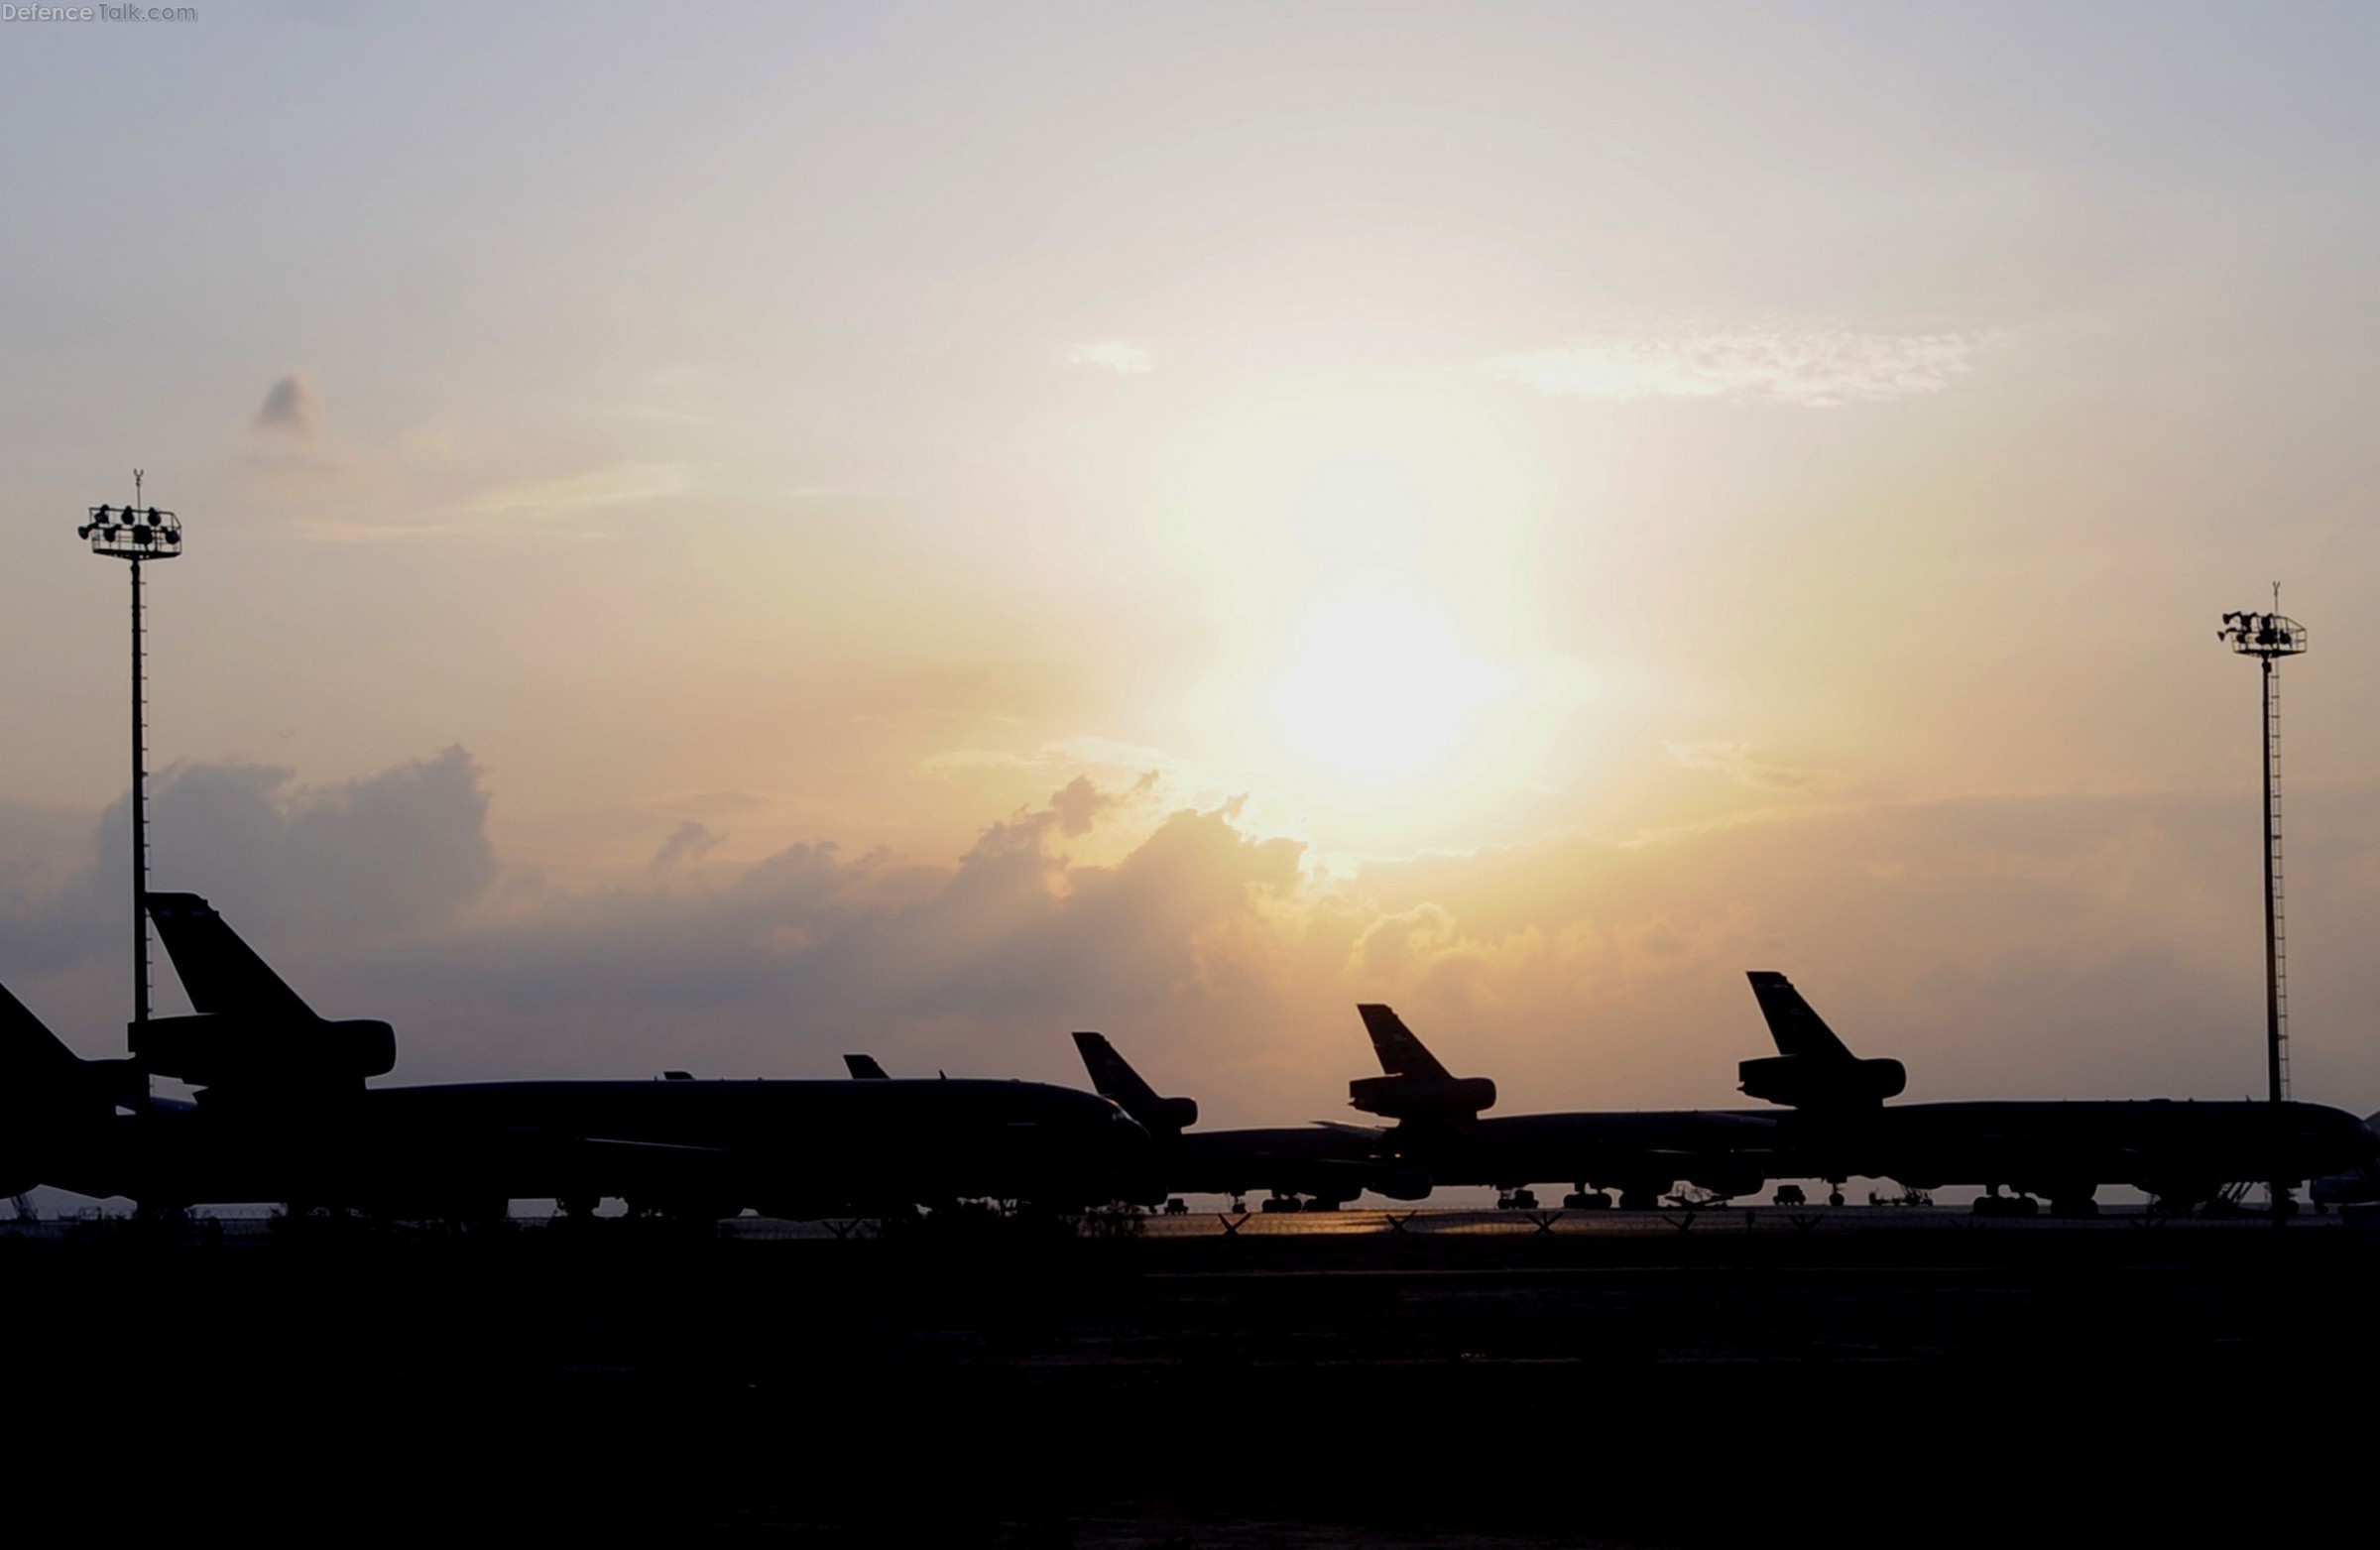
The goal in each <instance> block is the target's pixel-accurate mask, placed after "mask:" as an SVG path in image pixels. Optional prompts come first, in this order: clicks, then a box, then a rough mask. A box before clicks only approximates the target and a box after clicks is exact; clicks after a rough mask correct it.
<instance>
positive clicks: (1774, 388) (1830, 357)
mask: <svg viewBox="0 0 2380 1550" xmlns="http://www.w3.org/2000/svg"><path fill="white" fill-rule="evenodd" d="M2008 337H2009V336H2008V335H2007V334H2006V333H2004V332H2000V331H1996V330H1983V331H1974V332H1958V331H1945V332H1932V333H1897V334H1896V333H1862V332H1855V331H1849V330H1844V329H1828V328H1815V329H1790V328H1743V329H1731V330H1717V331H1704V332H1679V333H1670V334H1638V335H1606V336H1601V337H1595V338H1589V339H1585V340H1582V341H1580V342H1579V343H1577V344H1573V345H1567V346H1564V347H1562V348H1559V349H1551V350H1531V351H1525V352H1523V353H1520V354H1516V355H1502V356H1498V357H1496V358H1495V359H1493V360H1491V361H1489V362H1488V363H1487V370H1488V372H1489V373H1490V374H1491V375H1493V376H1496V377H1501V378H1504V379H1506V380H1507V381H1511V382H1519V383H1525V384H1526V385H1528V386H1529V387H1532V388H1535V389H1536V390H1537V391H1538V392H1540V393H1543V394H1548V395H1553V396H1558V397H1569V398H1597V399H1725V400H1734V401H1739V402H1750V403H1765V404H1791V405H1797V406H1799V407H1802V408H1805V409H1826V408H1831V407H1833V406H1836V405H1842V404H1876V403H1883V402H1886V401H1888V400H1892V399H1907V398H1916V397H1919V396H1921V395H1924V394H1928V393H1939V392H1941V391H1942V390H1943V389H1944V388H1947V387H1949V386H1950V385H1951V384H1952V383H1953V382H1954V381H1956V380H1958V379H1959V378H1961V377H1963V376H1965V375H1966V374H1967V373H1968V372H1970V371H1972V370H1974V369H1975V366H1976V364H1977V362H1978V361H1980V360H1981V359H1982V358H1983V357H1984V356H1985V355H1987V354H1988V353H1990V352H1991V351H1993V350H1995V349H1998V348H2000V347H2002V346H2004V345H2005V344H2006V343H2007V342H2008Z"/></svg>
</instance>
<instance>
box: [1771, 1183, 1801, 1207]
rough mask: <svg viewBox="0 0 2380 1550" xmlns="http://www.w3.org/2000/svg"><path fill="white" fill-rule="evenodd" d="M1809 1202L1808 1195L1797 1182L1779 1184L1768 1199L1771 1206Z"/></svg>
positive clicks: (1798, 1204) (1796, 1204)
mask: <svg viewBox="0 0 2380 1550" xmlns="http://www.w3.org/2000/svg"><path fill="white" fill-rule="evenodd" d="M1809 1203H1810V1197H1809V1196H1807V1195H1805V1194H1803V1193H1802V1186H1801V1185H1799V1184H1779V1185H1778V1186H1777V1192H1776V1194H1775V1195H1774V1196H1773V1197H1772V1198H1771V1199H1770V1200H1769V1204H1770V1205H1772V1206H1806V1205H1808V1204H1809Z"/></svg>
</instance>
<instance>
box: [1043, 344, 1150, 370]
mask: <svg viewBox="0 0 2380 1550" xmlns="http://www.w3.org/2000/svg"><path fill="white" fill-rule="evenodd" d="M1058 364H1060V365H1061V366H1098V367H1101V368H1104V369H1105V370H1108V371H1112V372H1114V373H1115V374H1116V375H1117V376H1119V377H1144V376H1146V375H1148V373H1150V372H1152V371H1155V370H1156V369H1157V363H1156V358H1155V357H1153V356H1151V355H1150V354H1149V353H1148V351H1147V350H1146V349H1144V348H1142V347H1141V346H1139V345H1136V344H1134V343H1132V342H1131V341H1130V340H1129V339H1102V340H1100V341H1099V342H1098V343H1096V344H1078V345H1076V346H1075V347H1074V348H1073V349H1071V350H1068V351H1067V352H1066V353H1065V354H1063V355H1061V356H1059V357H1058Z"/></svg>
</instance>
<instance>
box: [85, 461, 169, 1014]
mask: <svg viewBox="0 0 2380 1550" xmlns="http://www.w3.org/2000/svg"><path fill="white" fill-rule="evenodd" d="M145 477H146V475H145V474H144V473H143V471H142V470H140V469H138V468H136V469H134V470H133V471H132V504H131V505H130V506H126V507H122V508H117V507H111V506H94V507H92V508H91V516H90V521H88V522H86V523H84V524H83V525H82V526H81V527H79V528H77V529H75V530H74V534H75V537H82V538H88V539H90V541H91V552H92V553H94V554H104V555H106V556H107V557H108V558H109V559H120V560H126V561H129V562H130V564H131V566H132V1020H133V1021H134V1022H136V1023H141V1022H147V1021H148V1020H149V789H148V773H147V750H146V748H145V746H144V745H145V744H146V743H147V741H148V727H147V724H146V720H145V716H144V701H143V698H142V695H143V689H142V678H141V565H142V563H143V562H144V561H147V560H153V559H172V558H174V557H175V556H176V555H178V554H179V553H180V552H181V520H180V519H179V518H178V517H176V516H175V515H174V514H173V513H172V512H161V511H159V510H158V509H157V508H156V507H154V506H151V507H147V508H144V507H143V506H142V505H141V481H142V480H143V479H144V478H145Z"/></svg>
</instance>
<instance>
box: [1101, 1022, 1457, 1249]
mask: <svg viewBox="0 0 2380 1550" xmlns="http://www.w3.org/2000/svg"><path fill="white" fill-rule="evenodd" d="M1074 1047H1075V1049H1076V1050H1077V1051H1078V1052H1079V1053H1080V1054H1081V1055H1082V1057H1083V1065H1084V1067H1085V1068H1086V1069H1087V1070H1088V1071H1089V1072H1090V1073H1091V1085H1092V1087H1093V1088H1095V1089H1097V1090H1098V1092H1099V1095H1100V1096H1101V1097H1103V1098H1110V1099H1113V1100H1115V1102H1116V1103H1117V1104H1119V1105H1120V1106H1122V1107H1123V1109H1124V1112H1125V1113H1127V1114H1129V1115H1130V1116H1131V1117H1132V1118H1133V1119H1135V1120H1137V1121H1139V1122H1140V1124H1141V1126H1142V1127H1143V1128H1144V1129H1146V1130H1147V1132H1148V1133H1149V1134H1150V1135H1151V1136H1152V1137H1154V1139H1155V1141H1156V1144H1155V1145H1154V1146H1153V1147H1152V1148H1151V1149H1150V1162H1149V1167H1150V1169H1151V1172H1150V1180H1151V1184H1152V1189H1151V1192H1150V1195H1149V1197H1148V1198H1151V1199H1161V1198H1164V1197H1166V1196H1170V1195H1229V1196H1231V1197H1232V1198H1233V1199H1234V1200H1239V1199H1241V1198H1243V1197H1245V1196H1246V1195H1248V1194H1249V1192H1250V1191H1252V1190H1259V1189H1260V1190H1265V1191H1268V1192H1269V1193H1270V1198H1269V1199H1267V1200H1266V1201H1265V1202H1264V1209H1265V1210H1267V1211H1278V1210H1284V1209H1295V1203H1296V1201H1297V1200H1298V1199H1299V1197H1304V1199H1305V1200H1306V1201H1308V1202H1309V1204H1308V1205H1307V1207H1306V1209H1308V1210H1317V1209H1319V1210H1326V1211H1327V1210H1335V1209H1337V1208H1338V1207H1340V1206H1342V1205H1345V1204H1346V1203H1347V1202H1348V1201H1351V1200H1353V1199H1355V1198H1356V1197H1357V1196H1358V1195H1361V1194H1362V1193H1363V1192H1364V1191H1366V1190H1370V1191H1371V1192H1372V1193H1374V1194H1378V1195H1386V1196H1387V1197H1388V1198H1389V1199H1391V1200H1419V1199H1421V1198H1422V1197H1424V1196H1426V1195H1427V1194H1429V1192H1430V1179H1429V1175H1428V1174H1426V1173H1424V1172H1423V1171H1421V1170H1420V1169H1418V1168H1416V1167H1414V1166H1412V1165H1411V1164H1409V1163H1400V1162H1398V1161H1397V1160H1396V1159H1395V1158H1393V1157H1390V1156H1388V1155H1386V1154H1385V1153H1384V1151H1383V1150H1382V1147H1381V1136H1382V1134H1383V1132H1381V1131H1379V1130H1377V1129H1374V1128H1372V1127H1369V1126H1362V1125H1337V1124H1332V1123H1330V1122H1327V1121H1326V1122H1318V1123H1316V1124H1314V1125H1309V1126H1297V1127H1282V1128H1279V1129H1271V1130H1248V1131H1209V1132H1206V1133H1202V1134H1195V1135H1193V1134H1188V1133H1187V1132H1188V1131H1189V1129H1190V1128H1191V1127H1192V1126H1194V1125H1196V1124H1197V1123H1198V1102H1197V1100H1196V1099H1191V1098H1160V1097H1158V1096H1157V1092H1156V1089H1154V1088H1152V1087H1150V1086H1149V1085H1148V1083H1147V1082H1146V1081H1144V1080H1142V1079H1141V1076H1140V1073H1139V1072H1137V1071H1135V1070H1133V1069H1132V1068H1131V1066H1130V1063H1129V1062H1127V1061H1126V1060H1125V1058H1124V1056H1122V1055H1120V1054H1118V1053H1117V1052H1116V1046H1115V1045H1113V1044H1111V1043H1109V1042H1108V1040H1107V1037H1106V1036H1105V1035H1104V1034H1099V1033H1077V1034H1075V1035H1074Z"/></svg>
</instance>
